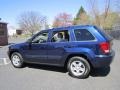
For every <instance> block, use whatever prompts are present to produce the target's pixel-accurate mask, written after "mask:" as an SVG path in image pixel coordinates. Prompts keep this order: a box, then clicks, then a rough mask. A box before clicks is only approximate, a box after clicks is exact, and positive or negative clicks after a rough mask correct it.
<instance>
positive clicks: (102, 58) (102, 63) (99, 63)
mask: <svg viewBox="0 0 120 90" xmlns="http://www.w3.org/2000/svg"><path fill="white" fill-rule="evenodd" d="M114 56H115V52H114V51H112V52H111V53H110V54H109V55H96V56H95V58H94V60H93V62H92V64H93V67H94V68H101V67H107V66H110V64H111V62H112V61H113V59H114Z"/></svg>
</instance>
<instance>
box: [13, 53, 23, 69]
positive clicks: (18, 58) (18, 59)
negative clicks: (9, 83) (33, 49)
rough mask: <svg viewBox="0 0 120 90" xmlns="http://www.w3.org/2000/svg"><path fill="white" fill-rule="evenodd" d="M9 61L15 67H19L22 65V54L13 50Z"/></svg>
mask: <svg viewBox="0 0 120 90" xmlns="http://www.w3.org/2000/svg"><path fill="white" fill-rule="evenodd" d="M11 62H12V65H13V66H14V67H16V68H21V67H23V65H24V62H23V58H22V55H21V54H20V53H18V52H14V53H13V54H12V55H11Z"/></svg>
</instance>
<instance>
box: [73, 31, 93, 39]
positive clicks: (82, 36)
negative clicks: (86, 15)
mask: <svg viewBox="0 0 120 90" xmlns="http://www.w3.org/2000/svg"><path fill="white" fill-rule="evenodd" d="M74 33H75V37H76V41H88V40H94V39H95V38H94V36H93V35H92V34H91V33H90V32H89V31H88V30H86V29H77V30H74Z"/></svg>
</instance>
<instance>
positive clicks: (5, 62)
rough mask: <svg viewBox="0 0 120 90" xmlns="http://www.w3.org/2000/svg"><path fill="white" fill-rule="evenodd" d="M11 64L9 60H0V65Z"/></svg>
mask: <svg viewBox="0 0 120 90" xmlns="http://www.w3.org/2000/svg"><path fill="white" fill-rule="evenodd" d="M10 63H11V62H10V60H9V59H8V58H0V65H8V64H10Z"/></svg>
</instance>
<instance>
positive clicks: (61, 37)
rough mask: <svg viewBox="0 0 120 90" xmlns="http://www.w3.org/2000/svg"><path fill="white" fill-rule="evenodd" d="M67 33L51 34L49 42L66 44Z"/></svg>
mask: <svg viewBox="0 0 120 90" xmlns="http://www.w3.org/2000/svg"><path fill="white" fill-rule="evenodd" d="M68 41H69V33H68V30H64V31H55V32H53V35H52V39H51V42H68Z"/></svg>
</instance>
